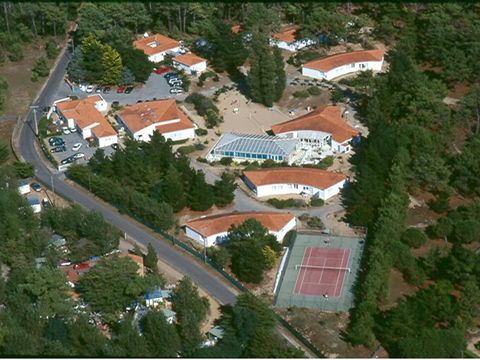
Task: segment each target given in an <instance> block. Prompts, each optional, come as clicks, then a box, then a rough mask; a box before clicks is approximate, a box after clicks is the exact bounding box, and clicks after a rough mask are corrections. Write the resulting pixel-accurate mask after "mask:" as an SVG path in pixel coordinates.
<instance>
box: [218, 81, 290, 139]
mask: <svg viewBox="0 0 480 360" xmlns="http://www.w3.org/2000/svg"><path fill="white" fill-rule="evenodd" d="M216 105H217V107H218V108H219V110H220V113H221V114H222V115H223V118H224V122H223V123H222V124H221V125H220V131H221V132H228V131H235V132H239V133H247V134H265V132H266V131H267V130H270V127H271V126H272V125H274V124H277V123H280V122H283V121H285V120H289V119H290V117H289V116H288V115H287V114H285V113H283V112H282V111H281V110H279V109H277V108H276V107H273V108H272V109H271V110H270V109H269V108H267V107H265V106H263V105H261V104H256V103H253V102H249V101H248V100H247V99H246V98H245V96H243V95H242V94H240V93H239V92H238V91H233V90H232V91H228V92H227V93H224V94H221V95H220V96H219V97H218V103H217V104H216ZM233 109H238V111H237V112H236V113H234V111H233Z"/></svg>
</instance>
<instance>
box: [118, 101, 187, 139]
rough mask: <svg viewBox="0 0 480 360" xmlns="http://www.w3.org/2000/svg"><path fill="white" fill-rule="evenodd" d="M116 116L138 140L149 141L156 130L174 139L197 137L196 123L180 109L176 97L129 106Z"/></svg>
mask: <svg viewBox="0 0 480 360" xmlns="http://www.w3.org/2000/svg"><path fill="white" fill-rule="evenodd" d="M116 118H117V120H118V121H119V122H120V123H121V124H123V125H124V126H125V130H126V132H127V133H128V134H129V135H130V136H131V137H133V138H134V139H135V140H138V141H145V142H149V141H150V137H151V136H152V135H153V133H154V132H155V131H158V132H159V133H160V134H162V135H163V136H164V137H165V139H171V140H172V141H179V140H185V139H193V138H194V137H195V125H194V124H193V123H192V122H191V121H190V120H189V119H188V117H187V116H186V115H185V114H184V113H183V112H182V111H181V110H180V109H178V107H177V104H176V102H175V100H174V99H164V100H156V101H148V102H143V103H138V104H135V105H131V106H127V107H125V108H123V110H122V111H120V112H118V113H117V114H116Z"/></svg>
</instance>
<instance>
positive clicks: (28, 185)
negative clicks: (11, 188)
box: [18, 184, 30, 195]
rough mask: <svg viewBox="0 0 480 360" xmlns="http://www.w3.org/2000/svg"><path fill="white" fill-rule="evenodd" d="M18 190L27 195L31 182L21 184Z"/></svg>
mask: <svg viewBox="0 0 480 360" xmlns="http://www.w3.org/2000/svg"><path fill="white" fill-rule="evenodd" d="M18 192H19V194H20V195H25V194H28V193H29V192H30V184H25V185H21V186H19V187H18Z"/></svg>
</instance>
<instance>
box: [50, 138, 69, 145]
mask: <svg viewBox="0 0 480 360" xmlns="http://www.w3.org/2000/svg"><path fill="white" fill-rule="evenodd" d="M49 143H50V146H64V145H65V141H63V139H56V140H52V141H49Z"/></svg>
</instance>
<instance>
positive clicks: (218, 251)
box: [207, 246, 230, 269]
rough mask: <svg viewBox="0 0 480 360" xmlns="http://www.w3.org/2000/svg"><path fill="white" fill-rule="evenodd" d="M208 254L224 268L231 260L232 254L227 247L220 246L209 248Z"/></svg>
mask: <svg viewBox="0 0 480 360" xmlns="http://www.w3.org/2000/svg"><path fill="white" fill-rule="evenodd" d="M207 256H208V257H209V258H210V260H212V261H213V262H214V263H215V264H217V265H218V266H220V267H221V268H222V269H223V268H224V267H225V265H227V263H228V262H229V261H230V254H229V253H228V251H227V249H225V248H224V247H222V246H220V247H218V248H214V247H210V248H208V249H207Z"/></svg>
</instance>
